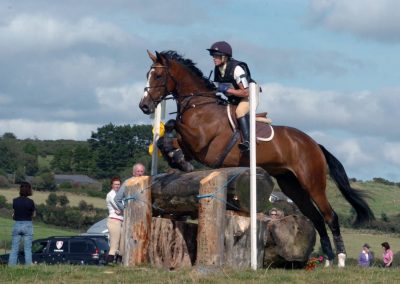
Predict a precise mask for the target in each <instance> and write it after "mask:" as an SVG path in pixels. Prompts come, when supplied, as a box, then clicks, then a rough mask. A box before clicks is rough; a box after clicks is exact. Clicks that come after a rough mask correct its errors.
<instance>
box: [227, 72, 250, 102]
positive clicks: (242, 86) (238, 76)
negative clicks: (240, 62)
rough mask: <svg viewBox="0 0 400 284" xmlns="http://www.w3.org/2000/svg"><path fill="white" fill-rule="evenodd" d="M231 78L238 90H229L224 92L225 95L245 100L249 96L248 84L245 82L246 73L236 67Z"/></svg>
mask: <svg viewBox="0 0 400 284" xmlns="http://www.w3.org/2000/svg"><path fill="white" fill-rule="evenodd" d="M233 78H234V79H235V81H236V83H237V84H238V86H239V89H234V88H229V89H228V90H227V91H226V94H227V95H233V96H236V97H241V98H247V97H248V96H249V82H248V81H247V77H246V73H245V71H244V70H243V68H242V67H240V66H236V67H235V70H234V71H233Z"/></svg>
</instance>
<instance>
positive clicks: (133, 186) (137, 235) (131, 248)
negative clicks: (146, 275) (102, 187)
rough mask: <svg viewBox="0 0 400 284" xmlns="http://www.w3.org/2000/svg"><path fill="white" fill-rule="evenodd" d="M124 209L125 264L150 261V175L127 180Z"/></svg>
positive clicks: (130, 264)
mask: <svg viewBox="0 0 400 284" xmlns="http://www.w3.org/2000/svg"><path fill="white" fill-rule="evenodd" d="M125 184H126V188H125V197H126V198H129V197H134V198H132V199H130V200H127V201H126V202H127V206H126V207H125V211H124V224H123V228H124V229H123V230H124V235H123V237H124V248H125V249H124V257H123V264H124V266H136V265H139V264H144V263H147V262H148V250H149V241H150V233H151V216H152V210H151V209H152V208H151V188H150V184H151V179H150V177H148V176H143V177H133V178H130V179H128V180H127V181H125Z"/></svg>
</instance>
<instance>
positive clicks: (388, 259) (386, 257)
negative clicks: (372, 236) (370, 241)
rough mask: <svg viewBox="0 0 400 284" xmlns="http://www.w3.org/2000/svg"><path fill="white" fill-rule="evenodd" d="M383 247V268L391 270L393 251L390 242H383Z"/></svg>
mask: <svg viewBox="0 0 400 284" xmlns="http://www.w3.org/2000/svg"><path fill="white" fill-rule="evenodd" d="M381 246H382V248H383V254H382V258H383V267H385V268H389V267H391V266H392V262H393V251H392V250H391V249H390V246H389V243H388V242H383V243H382V244H381Z"/></svg>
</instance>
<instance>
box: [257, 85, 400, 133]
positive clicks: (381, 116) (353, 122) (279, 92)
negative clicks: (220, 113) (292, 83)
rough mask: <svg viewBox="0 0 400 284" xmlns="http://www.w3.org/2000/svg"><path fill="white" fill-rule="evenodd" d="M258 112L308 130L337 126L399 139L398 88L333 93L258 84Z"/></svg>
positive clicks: (342, 128)
mask: <svg viewBox="0 0 400 284" xmlns="http://www.w3.org/2000/svg"><path fill="white" fill-rule="evenodd" d="M262 88H263V93H262V94H261V100H260V106H259V108H258V110H259V111H268V112H269V113H270V115H271V117H272V119H273V120H274V122H275V123H277V124H287V125H292V126H296V127H298V128H302V129H306V130H308V131H317V130H321V131H325V130H327V129H340V130H341V131H348V132H349V133H354V134H356V133H358V134H359V135H363V136H368V135H370V136H374V135H380V136H383V137H386V138H387V139H400V132H399V131H391V129H396V128H397V126H396V124H397V121H400V112H398V111H397V109H398V107H399V103H398V98H399V97H400V89H390V90H389V89H387V90H379V91H375V92H372V91H359V92H336V91H317V90H311V89H305V88H296V87H287V86H283V85H280V84H266V85H263V86H262Z"/></svg>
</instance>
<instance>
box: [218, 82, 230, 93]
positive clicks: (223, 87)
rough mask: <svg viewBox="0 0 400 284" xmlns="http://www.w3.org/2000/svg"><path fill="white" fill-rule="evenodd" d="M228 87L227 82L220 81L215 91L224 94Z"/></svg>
mask: <svg viewBox="0 0 400 284" xmlns="http://www.w3.org/2000/svg"><path fill="white" fill-rule="evenodd" d="M228 89H229V84H224V83H220V84H219V85H218V88H217V92H219V93H223V94H225V93H226V91H228Z"/></svg>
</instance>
